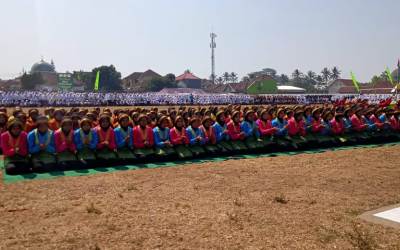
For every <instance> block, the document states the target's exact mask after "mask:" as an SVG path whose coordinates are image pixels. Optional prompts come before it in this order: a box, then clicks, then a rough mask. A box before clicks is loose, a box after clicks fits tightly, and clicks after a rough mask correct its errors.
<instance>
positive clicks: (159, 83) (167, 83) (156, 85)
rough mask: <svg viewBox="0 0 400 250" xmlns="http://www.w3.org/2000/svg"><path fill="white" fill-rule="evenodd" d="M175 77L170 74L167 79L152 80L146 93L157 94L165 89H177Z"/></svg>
mask: <svg viewBox="0 0 400 250" xmlns="http://www.w3.org/2000/svg"><path fill="white" fill-rule="evenodd" d="M176 87H177V85H176V82H175V76H174V77H172V76H170V75H169V74H168V75H166V76H165V77H157V78H153V79H151V80H150V82H149V84H147V89H146V91H152V92H157V91H160V90H162V89H164V88H176Z"/></svg>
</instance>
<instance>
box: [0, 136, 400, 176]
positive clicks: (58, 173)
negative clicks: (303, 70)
mask: <svg viewBox="0 0 400 250" xmlns="http://www.w3.org/2000/svg"><path fill="white" fill-rule="evenodd" d="M394 145H400V142H396V143H387V144H369V145H358V146H344V147H337V148H324V149H313V150H304V151H288V152H277V153H269V154H242V155H234V156H227V157H208V158H203V159H191V160H187V161H170V162H157V163H147V164H137V165H126V166H117V167H102V168H95V169H84V170H71V171H55V172H50V173H42V174H38V173H32V174H26V175H7V174H6V173H5V171H4V165H3V164H4V161H0V162H1V163H0V164H1V165H0V168H1V169H2V170H3V181H4V183H13V182H18V181H24V180H37V179H52V178H57V177H62V176H83V175H91V174H97V173H111V172H115V171H122V170H135V169H143V168H144V169H146V168H148V169H151V168H162V167H173V166H180V165H184V164H193V163H204V162H219V161H226V160H231V159H254V158H260V157H276V156H284V155H296V154H304V153H306V154H315V153H322V152H326V151H338V150H346V149H356V148H373V147H383V146H394Z"/></svg>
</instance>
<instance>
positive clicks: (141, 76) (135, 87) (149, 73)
mask: <svg viewBox="0 0 400 250" xmlns="http://www.w3.org/2000/svg"><path fill="white" fill-rule="evenodd" d="M157 77H161V75H160V74H158V73H156V72H154V71H153V70H151V69H149V70H146V71H145V72H133V73H132V74H130V75H128V76H127V77H125V78H123V79H122V86H123V88H124V89H126V90H128V91H133V92H142V91H144V90H145V89H146V85H147V84H148V83H149V82H150V81H151V79H153V78H157Z"/></svg>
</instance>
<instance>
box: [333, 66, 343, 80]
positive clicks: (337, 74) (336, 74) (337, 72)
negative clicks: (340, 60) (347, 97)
mask: <svg viewBox="0 0 400 250" xmlns="http://www.w3.org/2000/svg"><path fill="white" fill-rule="evenodd" d="M340 73H341V71H340V70H339V69H338V67H336V66H335V67H333V68H332V73H331V79H332V80H336V79H338V78H339V77H340Z"/></svg>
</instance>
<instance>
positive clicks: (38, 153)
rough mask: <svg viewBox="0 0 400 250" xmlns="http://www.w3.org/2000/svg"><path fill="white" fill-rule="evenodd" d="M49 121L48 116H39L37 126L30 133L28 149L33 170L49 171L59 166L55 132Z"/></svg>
mask: <svg viewBox="0 0 400 250" xmlns="http://www.w3.org/2000/svg"><path fill="white" fill-rule="evenodd" d="M48 122H49V119H48V118H47V117H46V116H40V117H38V119H37V120H36V127H37V128H36V129H34V130H32V131H31V132H30V133H29V134H28V149H29V153H30V155H31V159H32V171H33V172H39V173H42V172H49V171H52V170H55V168H56V166H57V164H56V149H55V145H54V133H53V131H51V130H49V125H48Z"/></svg>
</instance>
